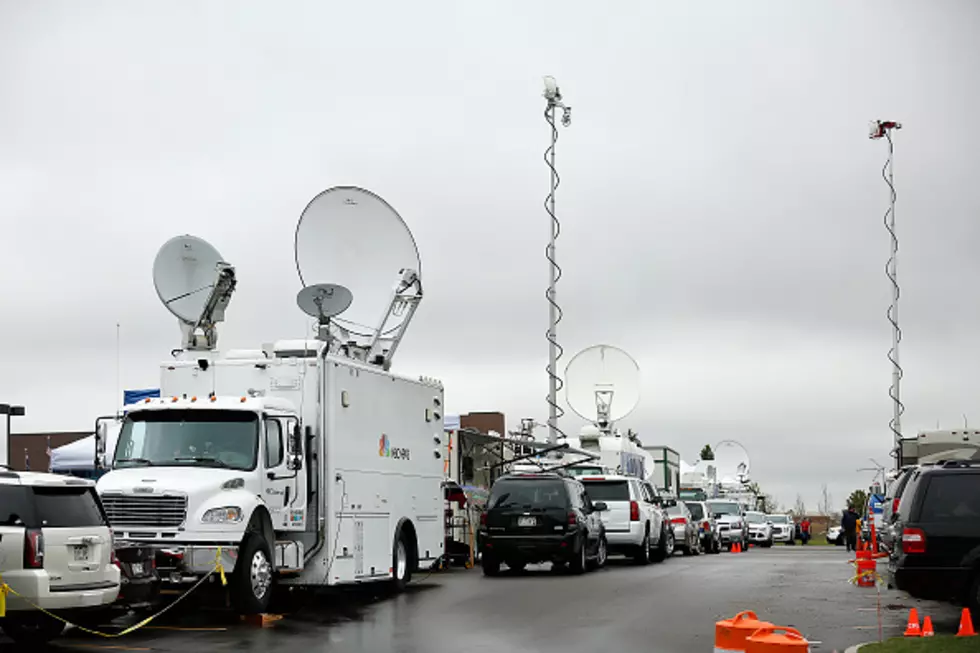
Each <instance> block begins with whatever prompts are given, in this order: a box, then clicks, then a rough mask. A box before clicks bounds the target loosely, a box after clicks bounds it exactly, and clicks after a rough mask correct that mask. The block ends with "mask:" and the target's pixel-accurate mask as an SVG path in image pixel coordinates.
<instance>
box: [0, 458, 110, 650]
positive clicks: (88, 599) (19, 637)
mask: <svg viewBox="0 0 980 653" xmlns="http://www.w3.org/2000/svg"><path fill="white" fill-rule="evenodd" d="M0 577H2V578H3V582H4V583H6V584H7V585H9V586H10V588H11V589H13V591H14V592H16V594H13V593H12V594H10V595H8V596H7V614H6V616H5V617H4V618H0V629H2V630H3V632H4V633H5V634H6V635H7V636H8V637H10V638H11V639H13V640H14V641H15V642H19V643H28V644H38V643H42V642H46V641H49V640H51V639H53V638H55V637H57V636H58V635H60V634H61V632H62V631H63V630H64V624H63V623H62V622H60V621H58V620H56V619H53V618H51V617H48V616H46V615H45V614H44V613H42V612H40V611H38V610H37V609H35V608H34V607H33V606H31V605H30V604H29V603H28V602H27V601H29V602H30V603H33V604H34V605H36V606H39V607H41V608H44V609H45V610H49V611H51V612H53V613H55V614H58V615H61V616H63V617H64V618H65V619H68V620H69V621H71V620H73V618H74V617H75V616H76V615H77V614H78V613H79V612H84V611H89V610H98V609H100V608H105V607H108V606H109V605H110V604H112V603H113V602H114V601H115V600H116V597H117V596H118V595H119V584H120V570H119V568H118V567H117V566H116V565H115V564H114V563H113V538H112V532H111V531H110V530H109V522H108V520H107V519H106V515H105V511H104V510H103V509H102V503H101V502H100V501H99V497H98V495H97V494H96V492H95V483H94V482H92V481H89V480H85V479H79V478H73V477H71V476H60V475H57V474H39V473H34V472H13V471H8V470H6V469H2V468H0ZM25 599H26V601H25Z"/></svg>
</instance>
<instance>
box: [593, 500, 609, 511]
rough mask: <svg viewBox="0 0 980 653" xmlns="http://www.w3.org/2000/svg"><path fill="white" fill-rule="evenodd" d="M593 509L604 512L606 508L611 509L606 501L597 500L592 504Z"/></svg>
mask: <svg viewBox="0 0 980 653" xmlns="http://www.w3.org/2000/svg"><path fill="white" fill-rule="evenodd" d="M592 509H593V510H595V511H596V512H603V511H604V510H609V506H607V505H606V502H605V501H596V502H595V503H593V504H592Z"/></svg>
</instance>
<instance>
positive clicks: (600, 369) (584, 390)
mask: <svg viewBox="0 0 980 653" xmlns="http://www.w3.org/2000/svg"><path fill="white" fill-rule="evenodd" d="M565 398H566V399H567V401H568V405H569V407H570V408H571V409H572V410H573V411H575V413H576V414H577V415H579V416H580V417H582V418H583V419H586V420H588V421H590V422H593V423H594V424H595V425H596V426H598V427H599V429H600V431H602V432H603V433H609V432H611V430H612V424H613V422H615V421H617V420H620V419H623V418H624V417H626V416H627V415H629V414H630V413H632V412H633V409H635V408H636V405H637V404H638V403H639V402H640V366H639V365H637V363H636V361H635V360H634V359H633V357H632V356H630V355H629V354H627V353H626V352H625V351H623V350H622V349H620V348H618V347H613V346H611V345H593V346H591V347H587V348H586V349H583V350H582V351H580V352H579V353H577V354H575V356H574V357H573V358H572V360H570V361H568V365H567V366H566V367H565Z"/></svg>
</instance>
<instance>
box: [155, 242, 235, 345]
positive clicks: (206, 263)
mask: <svg viewBox="0 0 980 653" xmlns="http://www.w3.org/2000/svg"><path fill="white" fill-rule="evenodd" d="M235 284H236V279H235V269H234V268H233V267H232V266H231V265H229V264H228V263H225V262H224V261H223V260H222V258H221V254H219V253H218V250H217V249H215V248H214V246H212V245H211V244H210V243H209V242H207V241H206V240H203V239H201V238H198V237H197V236H189V235H184V236H176V237H174V238H171V239H170V240H168V241H167V242H165V243H164V244H163V246H162V247H161V248H160V251H158V252H157V256H156V258H155V259H154V261H153V286H154V287H155V288H156V291H157V295H158V296H159V297H160V301H161V302H163V305H164V306H165V307H166V308H167V310H168V311H170V312H171V313H173V314H174V315H175V316H176V317H177V320H178V321H179V322H180V325H181V330H182V331H183V333H184V345H185V347H188V348H190V349H211V348H213V347H214V345H215V343H216V339H217V335H216V333H215V330H214V325H215V324H216V323H217V322H221V321H222V320H224V315H225V308H227V306H228V302H229V301H230V300H231V295H232V293H233V292H234V290H235Z"/></svg>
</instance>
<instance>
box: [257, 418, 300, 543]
mask: <svg viewBox="0 0 980 653" xmlns="http://www.w3.org/2000/svg"><path fill="white" fill-rule="evenodd" d="M263 421H264V432H265V437H264V438H263V447H262V448H263V455H262V463H263V465H264V469H265V479H264V483H263V485H264V491H263V498H264V499H265V503H266V505H267V506H268V508H269V512H270V513H271V515H272V525H273V527H274V528H275V529H276V530H281V529H288V528H289V526H290V508H291V507H293V506H300V507H305V506H303V503H304V502H305V497H304V496H299V497H297V496H296V494H297V493H296V490H297V481H298V478H299V475H298V474H297V473H296V472H295V471H293V470H290V469H289V468H288V465H287V464H286V463H287V460H288V456H287V455H286V453H287V451H286V447H287V440H288V437H287V433H289V432H290V431H289V429H290V428H292V426H293V424H295V421H296V420H295V419H294V418H290V417H268V416H267V417H266V418H265V419H264V420H263Z"/></svg>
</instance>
